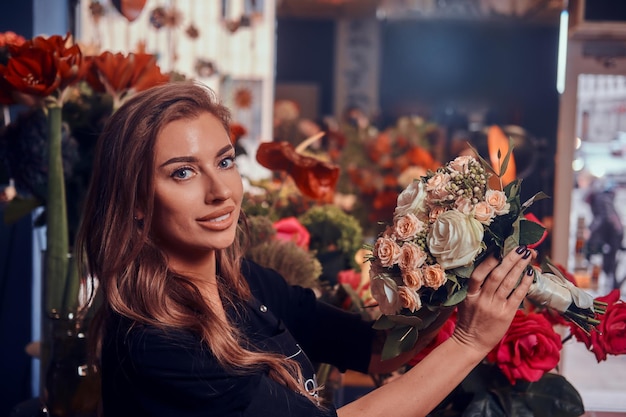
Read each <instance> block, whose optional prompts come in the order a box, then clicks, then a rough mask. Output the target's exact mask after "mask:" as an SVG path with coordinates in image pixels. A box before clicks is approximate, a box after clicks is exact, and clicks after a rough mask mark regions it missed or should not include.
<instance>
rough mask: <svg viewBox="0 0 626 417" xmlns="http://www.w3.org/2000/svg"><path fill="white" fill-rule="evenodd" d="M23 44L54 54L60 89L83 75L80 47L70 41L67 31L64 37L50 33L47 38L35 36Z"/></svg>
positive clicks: (83, 66)
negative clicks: (59, 78)
mask: <svg viewBox="0 0 626 417" xmlns="http://www.w3.org/2000/svg"><path fill="white" fill-rule="evenodd" d="M25 45H30V47H32V48H38V49H43V50H47V51H49V52H50V53H51V54H53V55H54V57H55V59H56V64H57V71H58V73H59V76H60V77H61V84H60V86H59V87H60V88H61V89H64V88H65V87H67V86H68V85H71V84H73V83H74V82H76V81H78V80H79V79H81V78H82V77H83V75H84V72H85V65H84V64H83V54H82V52H81V50H80V47H79V46H78V45H76V44H73V43H72V40H71V35H70V34H69V33H68V34H67V35H65V37H63V36H61V35H52V36H50V37H47V38H45V37H43V36H37V37H35V38H33V39H32V40H30V41H28V42H26V43H25Z"/></svg>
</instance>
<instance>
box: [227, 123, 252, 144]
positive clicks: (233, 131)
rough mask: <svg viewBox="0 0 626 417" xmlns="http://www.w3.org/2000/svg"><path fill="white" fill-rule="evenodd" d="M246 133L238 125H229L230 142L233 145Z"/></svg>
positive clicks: (241, 126)
mask: <svg viewBox="0 0 626 417" xmlns="http://www.w3.org/2000/svg"><path fill="white" fill-rule="evenodd" d="M246 133H248V131H247V130H246V128H245V127H243V125H241V124H239V123H231V125H230V141H231V142H232V143H233V145H234V144H236V143H237V141H239V139H241V137H243V136H244V135H245V134H246Z"/></svg>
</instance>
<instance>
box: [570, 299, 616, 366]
mask: <svg viewBox="0 0 626 417" xmlns="http://www.w3.org/2000/svg"><path fill="white" fill-rule="evenodd" d="M596 300H597V301H601V302H604V303H607V307H606V311H605V312H604V314H597V315H596V318H597V319H599V320H600V324H599V325H598V326H597V327H596V329H594V330H592V331H591V332H590V333H585V332H584V331H582V330H581V329H580V328H578V327H576V326H574V325H573V324H570V329H571V332H572V334H573V335H574V337H576V340H578V341H579V342H582V343H584V344H585V346H587V349H589V350H590V351H592V352H593V354H594V355H595V357H596V360H597V361H598V362H601V361H604V360H606V359H607V355H609V354H610V355H623V354H626V303H625V302H624V301H623V300H620V291H619V290H618V289H614V290H613V291H611V292H610V293H608V294H607V295H605V296H603V297H598V298H596Z"/></svg>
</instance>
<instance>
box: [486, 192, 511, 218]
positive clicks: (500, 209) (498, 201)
mask: <svg viewBox="0 0 626 417" xmlns="http://www.w3.org/2000/svg"><path fill="white" fill-rule="evenodd" d="M485 201H486V202H487V203H488V204H489V205H490V206H491V207H493V209H494V210H495V212H496V214H497V215H498V216H502V215H503V214H507V213H508V212H509V210H510V208H511V204H510V203H507V202H506V194H505V193H504V191H500V190H487V192H486V193H485Z"/></svg>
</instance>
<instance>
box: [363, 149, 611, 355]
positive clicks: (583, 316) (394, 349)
mask: <svg viewBox="0 0 626 417" xmlns="http://www.w3.org/2000/svg"><path fill="white" fill-rule="evenodd" d="M511 152H512V146H511V144H509V150H508V152H507V154H506V156H504V158H502V155H501V154H499V157H498V159H499V161H500V167H499V171H498V172H495V170H494V169H493V168H491V165H490V164H489V163H488V162H487V161H485V160H484V159H482V158H480V157H479V156H478V157H477V158H474V157H473V156H460V157H457V158H455V159H454V160H452V161H451V162H448V163H447V164H445V165H444V166H442V167H440V168H438V169H437V170H436V171H429V172H428V174H427V175H425V176H422V177H421V178H420V179H418V180H415V181H414V182H412V183H411V184H410V185H409V186H408V187H407V188H406V189H404V190H403V191H402V193H401V194H400V195H399V197H398V199H397V206H396V208H395V211H394V221H393V224H392V225H389V226H387V228H386V230H385V231H384V232H383V233H381V235H380V236H379V237H378V239H377V240H376V242H375V244H374V246H373V247H372V248H371V249H372V254H371V257H370V262H371V269H370V277H371V292H372V296H373V297H374V298H375V299H376V301H377V302H378V305H379V309H380V311H381V313H382V316H381V317H380V318H379V319H378V321H377V322H376V324H375V326H376V327H377V328H380V329H389V330H391V331H390V334H389V337H388V338H387V341H386V343H385V346H384V348H383V357H394V356H396V355H398V354H399V353H400V352H402V351H406V350H408V349H410V348H411V347H412V346H413V345H414V344H415V342H416V341H417V338H418V333H419V330H422V329H424V328H426V327H427V326H429V325H430V324H431V323H432V322H433V321H434V320H435V318H436V317H437V316H438V315H439V314H440V312H441V311H442V309H445V308H449V307H453V306H455V305H457V304H458V303H459V302H461V301H462V300H463V299H464V298H465V296H466V295H467V285H468V281H469V279H468V278H469V277H470V275H471V273H472V271H473V269H474V265H475V264H477V263H478V262H480V261H481V260H482V259H484V257H485V256H487V255H489V254H492V253H495V254H496V255H497V256H500V257H503V256H505V255H506V254H507V253H508V252H509V251H511V250H514V249H515V248H519V247H522V248H523V247H524V246H528V245H533V244H537V242H539V241H540V240H541V239H542V237H543V236H544V233H545V230H544V228H543V227H542V226H541V225H539V224H537V223H535V222H532V221H529V220H527V219H526V218H525V217H524V212H525V210H526V209H527V208H528V207H530V206H531V205H532V203H533V202H534V201H535V200H537V199H540V198H544V197H545V195H544V194H543V193H539V194H537V195H535V196H533V197H532V198H531V199H530V200H529V201H527V202H525V203H523V204H522V203H521V201H520V197H519V194H520V183H521V181H519V180H514V181H512V182H510V183H509V184H507V185H506V187H504V188H502V187H500V189H496V188H492V186H491V185H490V183H493V181H490V177H491V176H492V175H495V176H496V177H497V178H499V179H501V177H502V175H503V173H504V172H506V170H507V163H508V160H509V158H510V155H511ZM496 183H497V182H496ZM500 186H502V184H501V181H500ZM527 272H528V273H530V274H533V275H534V283H533V284H532V286H531V289H530V290H529V293H528V297H527V298H528V299H530V300H531V301H533V302H534V303H536V304H537V305H544V306H548V307H550V308H553V309H555V310H557V311H558V312H559V313H560V314H561V315H563V316H564V317H566V318H567V319H568V320H570V321H572V322H573V323H576V325H578V326H579V327H580V328H581V330H582V331H583V332H587V333H589V332H590V331H591V330H592V329H593V328H594V326H595V325H597V324H598V320H597V319H596V318H595V314H596V312H602V311H603V308H604V305H603V303H602V302H599V301H594V300H593V298H592V297H591V296H590V295H589V294H587V293H585V292H583V291H581V290H579V289H578V288H577V287H575V286H574V285H573V284H572V283H570V282H569V281H567V279H566V278H565V277H564V276H563V274H562V273H561V272H560V271H559V270H558V268H556V267H555V266H554V265H552V264H551V263H550V262H547V264H546V265H544V266H543V268H541V269H540V268H535V267H533V268H531V269H530V270H529V271H527Z"/></svg>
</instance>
